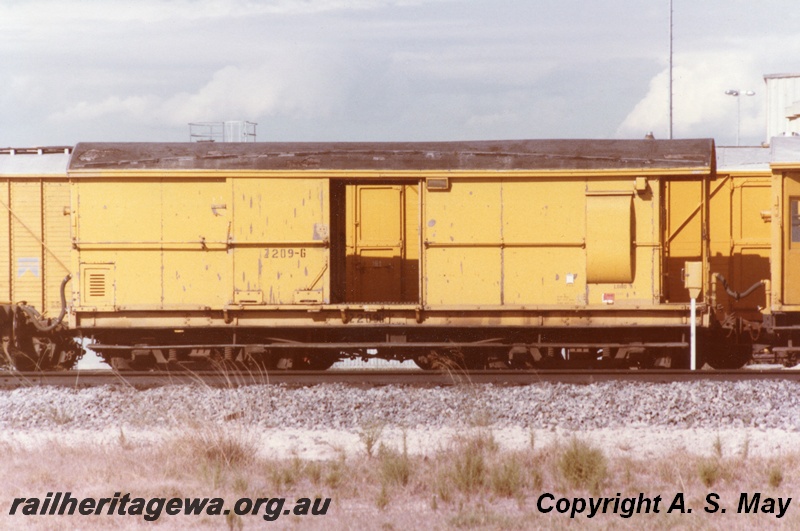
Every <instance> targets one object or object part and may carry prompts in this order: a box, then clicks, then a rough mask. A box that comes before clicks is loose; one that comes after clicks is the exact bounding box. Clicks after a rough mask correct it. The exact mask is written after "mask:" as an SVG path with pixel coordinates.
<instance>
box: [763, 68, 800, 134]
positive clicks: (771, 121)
mask: <svg viewBox="0 0 800 531" xmlns="http://www.w3.org/2000/svg"><path fill="white" fill-rule="evenodd" d="M764 81H765V82H766V84H767V87H766V91H767V139H766V140H767V142H769V139H770V138H772V137H774V136H782V135H793V134H794V135H800V74H770V75H765V76H764Z"/></svg>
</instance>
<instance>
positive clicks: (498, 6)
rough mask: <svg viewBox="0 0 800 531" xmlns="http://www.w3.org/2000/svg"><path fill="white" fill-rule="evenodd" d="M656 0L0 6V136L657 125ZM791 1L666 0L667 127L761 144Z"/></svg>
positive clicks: (785, 59)
mask: <svg viewBox="0 0 800 531" xmlns="http://www.w3.org/2000/svg"><path fill="white" fill-rule="evenodd" d="M668 21H669V0H460V1H458V0H136V1H130V0H124V1H122V0H0V87H2V88H0V147H3V146H38V145H55V144H74V143H76V142H79V141H186V140H188V132H189V129H188V126H187V123H188V122H193V121H223V120H250V121H254V122H258V140H260V141H269V140H281V141H283V140H297V141H304V140H375V141H378V140H460V139H510V138H640V137H642V136H644V134H645V133H646V132H647V131H653V132H654V133H655V135H656V137H658V138H666V137H667V134H668V120H669V113H668V98H667V91H668V64H669V22H668ZM798 27H800V10H798V9H797V0H764V1H763V2H753V1H752V0H748V1H744V0H691V1H690V0H674V65H675V66H674V109H675V110H674V136H675V137H676V138H689V137H714V138H716V139H717V142H718V143H719V144H722V145H730V144H734V143H735V141H736V116H737V112H736V110H737V102H736V99H735V98H732V97H730V96H726V95H725V94H724V92H725V90H726V89H730V88H736V89H741V90H742V91H744V90H754V91H755V92H756V95H755V96H753V97H747V98H745V97H742V101H741V102H740V103H741V140H742V143H743V144H746V143H760V142H761V141H763V140H764V136H765V117H764V108H765V99H764V81H763V75H764V74H775V73H787V72H788V73H800V31H798V29H797V28H798Z"/></svg>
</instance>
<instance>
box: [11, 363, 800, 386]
mask: <svg viewBox="0 0 800 531" xmlns="http://www.w3.org/2000/svg"><path fill="white" fill-rule="evenodd" d="M775 379H781V380H790V381H797V382H800V370H790V369H772V368H770V369H747V370H731V371H722V370H710V371H705V370H702V371H685V370H638V371H637V370H629V369H625V370H551V371H519V370H515V371H500V370H493V371H472V372H434V371H413V370H333V371H272V372H262V373H254V372H241V371H205V372H189V371H175V372H166V371H164V372H134V371H131V372H115V371H108V370H96V371H87V370H83V371H61V372H0V389H5V390H9V389H17V388H21V387H35V386H58V387H72V388H84V387H95V386H101V385H122V386H127V387H133V388H137V389H140V388H141V389H143V388H151V387H163V386H169V385H205V386H209V387H238V386H243V385H288V386H310V385H317V384H332V383H336V384H344V385H349V386H359V387H378V386H384V385H409V386H416V387H425V386H429V387H436V386H453V385H470V384H474V385H487V384H491V385H501V386H502V385H505V386H513V385H530V384H534V383H540V382H550V383H569V384H584V385H585V384H591V383H595V382H606V381H625V382H651V383H671V382H690V381H742V380H775Z"/></svg>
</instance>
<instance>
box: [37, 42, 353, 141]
mask: <svg viewBox="0 0 800 531" xmlns="http://www.w3.org/2000/svg"><path fill="white" fill-rule="evenodd" d="M297 54H298V55H295V56H289V55H287V54H283V55H281V56H280V57H274V58H273V60H272V61H269V62H266V63H264V64H261V65H259V66H253V67H248V66H226V67H224V68H221V69H219V70H217V71H216V72H214V73H213V74H212V75H211V77H210V79H209V80H208V81H207V82H206V83H205V84H204V85H202V86H201V87H199V88H198V89H197V90H194V91H191V92H188V91H184V92H179V93H176V94H173V95H171V96H168V97H156V96H153V95H135V96H129V97H124V98H123V97H117V96H112V97H107V98H105V99H102V100H100V101H91V100H83V101H80V102H79V103H77V104H73V105H71V106H70V107H68V108H66V109H65V110H63V111H57V112H55V113H52V114H51V115H50V116H49V120H50V121H51V122H53V123H60V124H79V123H81V122H84V123H88V122H92V121H104V122H110V121H123V122H126V123H140V124H161V125H163V126H176V127H183V126H185V125H186V124H187V123H189V122H197V121H223V120H230V119H244V120H256V121H257V120H261V119H264V118H265V117H268V116H270V115H275V114H285V115H298V116H303V117H307V116H318V117H324V116H325V115H327V114H329V113H330V112H331V109H332V108H333V107H334V106H335V105H336V101H337V100H338V99H339V97H340V95H341V92H342V85H341V83H337V82H336V79H337V76H336V72H335V71H334V69H335V68H336V64H337V61H336V58H335V53H329V54H327V55H326V57H325V58H324V60H320V58H314V57H309V56H307V55H306V54H305V52H302V51H299V52H297ZM339 74H341V72H339ZM346 77H347V76H341V75H340V76H339V79H340V80H341V81H342V82H345V80H346Z"/></svg>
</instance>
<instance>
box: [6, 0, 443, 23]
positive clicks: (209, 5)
mask: <svg viewBox="0 0 800 531" xmlns="http://www.w3.org/2000/svg"><path fill="white" fill-rule="evenodd" d="M451 1H454V0H261V1H259V0H137V1H136V2H130V1H127V0H125V1H122V0H116V1H115V0H80V1H66V2H65V1H63V0H26V1H24V2H14V3H10V4H5V5H0V29H4V28H7V29H20V27H40V26H41V25H43V24H51V23H54V22H59V23H60V24H62V25H63V24H68V23H70V22H72V21H79V22H82V23H83V22H93V23H97V22H101V21H105V22H126V23H130V22H161V21H169V20H184V21H185V20H198V19H219V18H248V17H253V16H260V15H303V14H316V13H328V12H335V11H363V10H370V9H380V8H385V7H391V6H400V7H405V6H414V5H420V4H430V3H442V2H451Z"/></svg>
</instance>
